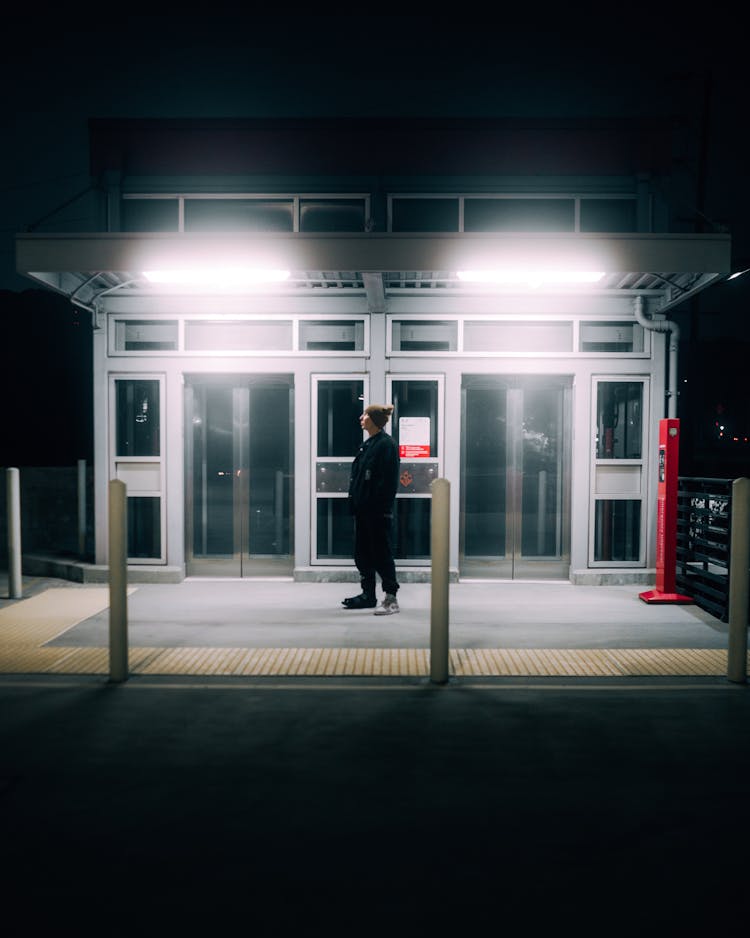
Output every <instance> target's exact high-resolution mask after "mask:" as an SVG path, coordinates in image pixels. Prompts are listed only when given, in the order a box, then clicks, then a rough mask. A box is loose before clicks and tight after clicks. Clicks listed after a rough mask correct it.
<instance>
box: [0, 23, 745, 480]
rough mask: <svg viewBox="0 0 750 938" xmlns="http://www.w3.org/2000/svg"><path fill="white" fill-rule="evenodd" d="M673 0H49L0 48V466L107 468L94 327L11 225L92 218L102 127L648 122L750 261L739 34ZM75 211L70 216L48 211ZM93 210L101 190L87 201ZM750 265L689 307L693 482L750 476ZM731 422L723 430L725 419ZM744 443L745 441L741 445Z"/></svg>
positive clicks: (685, 455) (703, 210)
mask: <svg viewBox="0 0 750 938" xmlns="http://www.w3.org/2000/svg"><path fill="white" fill-rule="evenodd" d="M716 9H717V14H716V19H715V20H713V21H712V20H709V19H707V18H706V17H701V18H700V20H698V19H696V18H694V17H693V18H690V17H688V16H687V15H678V14H676V13H675V12H674V11H673V10H669V9H665V10H661V9H660V8H659V7H658V5H657V6H654V5H651V6H648V7H643V8H638V7H634V6H627V7H625V6H623V7H621V8H618V9H613V10H608V11H604V10H602V8H601V7H599V8H593V7H592V8H586V7H582V6H578V7H576V9H575V11H573V12H571V11H570V9H567V8H566V9H564V10H560V9H558V10H557V11H556V12H554V13H550V12H549V11H547V10H545V9H544V8H541V7H534V9H533V10H531V11H529V12H528V13H527V12H524V11H519V12H516V13H508V11H507V10H503V11H501V12H500V13H499V14H498V16H499V19H497V17H496V19H497V22H495V21H494V20H493V22H492V23H490V22H489V21H487V20H486V19H485V16H486V14H482V15H478V14H477V13H476V12H474V13H472V11H467V13H466V15H464V16H463V17H462V16H461V15H460V12H459V11H455V10H453V11H450V13H449V14H445V15H444V16H440V15H430V16H427V15H420V16H417V15H405V16H391V15H388V14H387V12H386V13H384V14H383V15H378V13H377V12H374V13H373V15H371V16H343V15H338V16H331V15H317V16H306V15H297V14H296V13H295V14H294V15H293V16H292V15H284V16H278V17H274V16H259V17H258V16H255V17H252V18H251V17H249V16H248V17H242V16H238V15H237V13H236V12H231V11H225V10H222V9H221V8H220V7H212V9H211V10H210V11H208V10H206V11H204V12H203V14H202V15H201V16H200V17H197V16H195V15H193V16H187V15H186V14H185V10H184V9H183V10H182V11H180V12H179V13H171V12H164V11H160V10H159V9H157V8H149V9H148V10H147V11H145V12H144V11H138V10H135V9H128V10H124V9H123V10H122V11H120V12H119V13H118V14H117V16H114V15H113V14H111V13H108V12H107V11H106V10H105V11H99V12H97V13H96V14H95V15H94V14H93V13H89V14H88V15H77V11H76V10H75V9H72V8H70V7H66V8H65V9H64V10H62V11H60V10H59V9H55V10H46V9H44V8H35V9H34V11H33V14H29V15H25V14H13V15H11V16H10V18H9V19H8V20H7V23H6V26H7V29H6V35H5V39H4V46H3V48H2V54H1V55H0V94H2V116H1V119H2V128H3V134H2V136H3V139H4V141H5V142H4V145H3V146H2V148H0V168H1V169H2V172H1V173H0V330H1V334H2V343H1V348H2V353H1V355H2V358H1V360H0V364H1V366H2V368H1V372H0V393H1V394H2V400H3V403H4V407H3V415H4V419H3V421H2V430H1V432H0V465H63V464H65V465H72V464H74V463H75V461H76V460H77V459H79V458H86V459H88V460H91V457H92V448H93V447H92V438H93V434H92V426H91V405H92V389H91V324H90V322H89V321H88V317H87V315H86V314H85V313H84V312H83V311H81V310H78V309H76V308H75V307H73V306H72V305H71V304H70V303H69V302H68V301H67V300H66V299H65V298H61V297H58V296H56V295H55V294H53V293H51V292H49V291H45V290H39V289H36V288H35V287H34V286H33V285H32V283H31V281H28V280H26V279H24V278H21V277H19V276H18V275H17V274H16V273H15V269H14V264H15V258H14V243H13V237H14V235H15V234H16V233H17V232H20V231H25V230H34V229H38V230H44V229H45V227H46V228H47V229H49V228H50V226H52V230H75V228H76V227H80V228H85V227H86V225H87V222H88V220H87V219H86V217H85V216H82V217H81V218H76V215H75V211H74V210H73V209H74V208H75V206H76V205H77V204H78V203H77V202H76V196H77V195H78V194H79V193H80V192H82V191H83V190H84V189H85V188H86V187H87V186H88V185H89V184H90V178H89V173H88V168H89V167H88V159H89V157H88V133H87V122H88V120H89V118H92V117H100V118H104V117H114V118H119V117H152V118H154V117H155V118H174V117H228V118H232V117H306V118H309V117H338V118H341V117H352V118H356V117H407V118H408V117H471V118H481V117H488V118H497V117H501V118H502V117H531V118H540V117H552V118H576V119H578V120H584V121H585V120H586V119H592V120H595V119H598V118H603V117H623V118H643V117H645V118H649V119H656V120H658V121H663V122H664V123H665V125H668V126H670V127H672V128H674V130H675V134H676V139H677V140H678V141H679V148H678V151H677V153H676V155H675V166H674V170H675V175H676V176H677V177H679V178H680V179H681V193H682V195H681V204H680V218H681V222H682V224H683V225H684V226H685V230H692V231H696V232H715V231H729V232H730V233H731V235H732V245H733V257H734V267H735V269H743V268H744V267H750V194H749V193H748V185H747V182H748V180H747V173H746V169H745V167H746V166H747V165H748V149H749V148H748V132H747V130H746V127H745V125H746V117H745V109H746V104H745V99H746V91H747V90H748V88H747V86H748V82H747V78H746V75H745V63H744V50H743V49H742V47H741V30H740V27H739V24H734V26H733V25H732V20H731V17H729V16H728V15H719V14H720V13H721V12H722V11H721V10H720V9H718V8H716ZM66 202H70V203H71V206H72V208H71V209H69V210H68V211H67V212H66V213H65V225H64V226H63V227H62V228H59V229H55V228H54V221H52V220H51V219H50V218H48V216H50V215H51V213H53V212H54V210H55V209H56V208H57V207H58V206H60V205H63V204H64V203H66ZM80 204H81V205H85V202H81V203H80ZM748 281H750V275H748V277H746V278H739V279H737V280H734V281H731V282H726V283H722V284H719V285H717V286H715V287H712V288H710V289H709V290H707V291H705V292H704V293H703V294H702V295H701V296H700V297H699V298H698V299H696V300H694V301H692V302H689V303H686V304H683V306H682V307H680V308H679V309H678V311H676V312H675V313H674V314H672V315H673V318H674V319H676V320H677V322H678V324H679V325H680V328H681V332H682V342H681V348H680V381H679V383H680V401H679V416H680V417H681V419H682V421H683V426H682V438H683V447H682V453H681V467H680V470H681V474H683V475H706V476H713V477H727V478H734V477H737V476H739V475H748V474H750V468H749V464H750V443H745V442H744V438H745V437H750V395H748V393H747V382H746V377H745V375H746V369H747V362H748V356H749V353H750V343H749V342H748V329H747V326H746V322H747V309H748V302H749V301H750V284H749V283H748ZM719 422H720V423H721V425H723V426H725V427H726V428H727V431H726V433H725V436H724V437H723V438H719V436H718V431H717V429H716V425H717V423H719ZM734 436H736V437H737V438H738V439H737V441H736V442H734V441H733V440H732V437H734Z"/></svg>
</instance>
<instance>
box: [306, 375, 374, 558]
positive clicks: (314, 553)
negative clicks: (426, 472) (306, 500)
mask: <svg viewBox="0 0 750 938" xmlns="http://www.w3.org/2000/svg"><path fill="white" fill-rule="evenodd" d="M320 381H361V382H362V395H363V401H362V410H364V408H365V403H364V402H365V401H366V400H369V394H370V374H369V372H362V371H355V372H334V373H332V374H321V373H315V374H311V375H310V429H311V443H312V445H311V447H310V452H311V453H312V460H311V463H310V505H311V512H310V514H311V518H310V532H311V533H310V565H311V566H316V567H320V566H325V567H341V566H352V567H353V566H354V558H353V557H352V558H349V559H343V558H340V557H318V501H320V500H323V499H325V500H328V499H347V498H348V497H349V493H348V492H330V493H325V492H318V490H317V485H316V476H317V467H318V465H319V464H320V463H326V462H329V463H341V462H349V463H352V462H354V457H355V455H356V454H355V453H352V454H351V456H318V449H317V438H318V383H319V382H320ZM362 439H364V430H363V431H362Z"/></svg>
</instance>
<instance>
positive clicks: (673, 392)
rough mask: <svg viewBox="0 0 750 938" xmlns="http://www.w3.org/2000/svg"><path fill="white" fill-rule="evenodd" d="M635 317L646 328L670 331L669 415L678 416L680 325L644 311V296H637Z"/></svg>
mask: <svg viewBox="0 0 750 938" xmlns="http://www.w3.org/2000/svg"><path fill="white" fill-rule="evenodd" d="M634 302H635V308H634V312H635V318H636V321H637V322H638V323H640V325H642V326H643V328H644V329H650V330H651V332H668V333H669V340H668V341H669V384H668V386H667V417H669V418H675V417H677V354H678V351H679V347H680V327H679V326H678V325H677V323H676V322H673V321H672V320H671V319H651V318H650V317H648V316H647V315H646V314H645V313H644V312H643V297H642V296H637V297H636V298H635V301H634Z"/></svg>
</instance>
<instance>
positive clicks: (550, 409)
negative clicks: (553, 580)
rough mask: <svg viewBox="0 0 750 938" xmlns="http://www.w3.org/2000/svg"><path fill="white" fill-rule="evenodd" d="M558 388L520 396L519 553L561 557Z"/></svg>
mask: <svg viewBox="0 0 750 938" xmlns="http://www.w3.org/2000/svg"><path fill="white" fill-rule="evenodd" d="M563 407H564V394H563V391H562V389H561V388H534V387H527V388H526V390H525V391H524V395H523V426H522V430H521V433H522V457H521V458H522V464H523V473H522V482H521V487H522V491H521V499H522V506H521V507H522V510H521V517H522V522H521V553H522V554H523V556H524V557H554V558H557V557H559V556H560V554H561V543H560V538H561V530H560V518H561V512H560V505H559V500H560V497H561V495H562V456H563V453H562V432H563Z"/></svg>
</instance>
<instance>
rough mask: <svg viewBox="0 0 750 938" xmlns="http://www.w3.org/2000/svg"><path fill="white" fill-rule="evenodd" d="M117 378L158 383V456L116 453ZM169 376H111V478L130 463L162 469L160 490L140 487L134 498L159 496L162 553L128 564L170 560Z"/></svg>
mask: <svg viewBox="0 0 750 938" xmlns="http://www.w3.org/2000/svg"><path fill="white" fill-rule="evenodd" d="M118 381H158V382H159V455H158V456H118V455H117V393H116V382H118ZM166 403H167V402H166V375H165V374H164V373H163V372H143V373H141V372H112V373H110V375H109V447H108V449H109V478H110V480H113V479H119V478H120V477H121V475H123V474H125V475H127V472H128V467H129V466H139V465H140V466H147V465H155V466H158V469H159V489H158V490H157V489H147V490H143V491H141V490H139V491H138V492H137V493H134V494H133V495H132V496H131V495H130V494H129V493H128V497H133V498H159V499H160V504H159V523H160V545H159V546H160V553H159V556H158V557H132V558H131V557H128V563H129V564H137V565H141V564H154V565H156V564H165V563H166V562H167V489H166V475H167V472H166V452H165V443H166V416H167V412H166Z"/></svg>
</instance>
